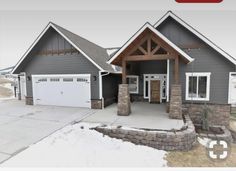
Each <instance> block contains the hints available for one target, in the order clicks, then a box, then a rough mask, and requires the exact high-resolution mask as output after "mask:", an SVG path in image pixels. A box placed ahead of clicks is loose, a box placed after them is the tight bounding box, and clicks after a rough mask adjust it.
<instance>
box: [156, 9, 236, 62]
mask: <svg viewBox="0 0 236 171" xmlns="http://www.w3.org/2000/svg"><path fill="white" fill-rule="evenodd" d="M168 17H171V18H172V19H174V20H175V21H176V22H177V23H179V24H180V25H182V26H183V27H185V28H186V29H188V30H189V31H190V32H192V33H193V34H194V35H196V36H197V37H198V38H200V39H201V40H202V41H204V42H205V43H206V44H208V45H209V46H210V47H212V48H213V49H214V50H216V51H217V52H218V53H220V54H221V55H223V56H224V57H225V58H226V59H228V60H229V61H230V62H232V63H233V64H234V65H236V59H235V58H234V57H232V56H231V55H229V54H228V53H227V52H225V51H224V50H223V49H221V48H220V47H219V46H217V45H216V44H214V43H213V42H212V41H211V40H209V39H208V38H206V37H205V36H204V35H203V34H201V33H200V32H198V31H197V30H196V29H194V28H193V27H192V26H190V25H189V24H188V23H186V22H185V21H184V20H182V19H181V18H180V17H178V16H177V15H175V14H174V13H173V12H172V11H168V12H167V13H166V14H165V15H164V16H163V17H162V18H161V19H160V20H159V21H157V23H156V24H155V25H154V27H155V28H157V27H158V26H159V25H161V24H162V23H163V22H164V21H165V20H166V19H167V18H168Z"/></svg>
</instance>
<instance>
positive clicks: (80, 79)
mask: <svg viewBox="0 0 236 171" xmlns="http://www.w3.org/2000/svg"><path fill="white" fill-rule="evenodd" d="M87 81H88V80H87V79H86V78H77V82H87Z"/></svg>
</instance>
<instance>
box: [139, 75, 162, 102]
mask: <svg viewBox="0 0 236 171" xmlns="http://www.w3.org/2000/svg"><path fill="white" fill-rule="evenodd" d="M146 76H148V78H146ZM152 76H153V77H154V78H151V77H152ZM164 76H165V77H166V80H165V79H164ZM155 77H158V78H155ZM155 80H159V81H160V84H161V85H160V102H162V100H163V99H167V94H166V96H165V97H163V92H162V89H163V81H166V83H167V74H143V84H144V85H143V98H144V99H148V101H149V102H150V101H151V81H155ZM146 81H147V82H148V96H146V95H145V94H146V84H145V82H146ZM166 90H167V84H166Z"/></svg>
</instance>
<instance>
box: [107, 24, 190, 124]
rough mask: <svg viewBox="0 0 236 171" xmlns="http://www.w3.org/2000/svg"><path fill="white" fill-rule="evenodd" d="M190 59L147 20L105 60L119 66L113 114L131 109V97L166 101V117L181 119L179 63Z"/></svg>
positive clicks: (127, 111) (126, 113)
mask: <svg viewBox="0 0 236 171" xmlns="http://www.w3.org/2000/svg"><path fill="white" fill-rule="evenodd" d="M192 60H193V59H192V58H191V57H190V56H188V54H186V53H185V52H184V51H183V50H181V49H180V48H178V47H177V46H176V45H175V44H173V43H172V42H171V41H169V40H168V39H167V38H166V37H165V36H164V35H162V34H161V33H160V32H158V31H157V30H156V29H155V28H153V27H152V26H151V25H150V24H149V23H147V24H146V25H144V26H143V27H142V28H141V29H140V30H139V31H138V32H137V33H136V34H135V35H134V36H133V37H132V38H131V39H130V40H129V41H128V42H127V43H126V44H125V45H124V46H123V47H122V48H121V49H120V50H119V51H118V52H117V53H116V54H115V55H114V56H113V57H112V58H111V59H110V61H109V62H110V63H111V64H113V65H118V66H121V67H122V84H120V85H119V92H118V106H117V114H118V115H120V116H128V115H130V114H131V113H133V112H135V111H134V110H133V104H132V105H131V103H130V101H132V100H133V97H135V98H138V100H140V99H141V100H144V101H148V102H150V103H156V104H159V103H162V102H169V118H171V119H180V120H182V89H181V84H180V66H181V63H184V64H187V63H189V62H191V61H192ZM170 63H171V65H170ZM140 84H141V86H140ZM134 94H135V96H134ZM142 98H143V99H142ZM156 107H157V108H156V111H158V107H159V105H156ZM153 112H154V113H156V112H155V111H153ZM145 113H147V111H143V115H145Z"/></svg>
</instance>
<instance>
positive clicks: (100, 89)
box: [99, 71, 111, 109]
mask: <svg viewBox="0 0 236 171" xmlns="http://www.w3.org/2000/svg"><path fill="white" fill-rule="evenodd" d="M102 72H105V73H104V74H102ZM110 73H111V72H109V71H99V99H101V100H102V109H104V98H103V95H102V94H103V91H102V77H103V76H106V75H109V74H110Z"/></svg>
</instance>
